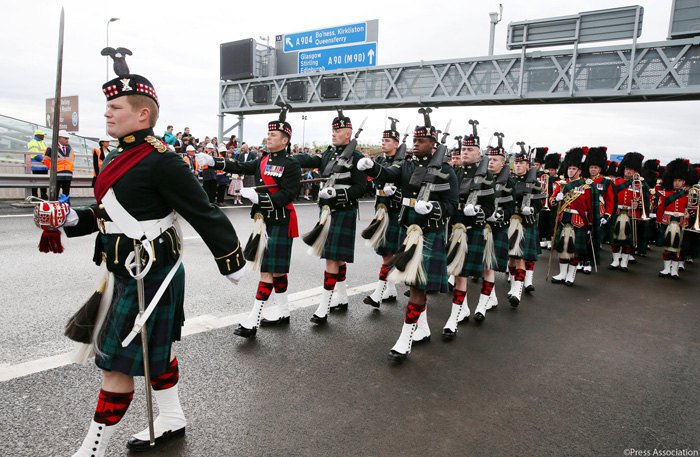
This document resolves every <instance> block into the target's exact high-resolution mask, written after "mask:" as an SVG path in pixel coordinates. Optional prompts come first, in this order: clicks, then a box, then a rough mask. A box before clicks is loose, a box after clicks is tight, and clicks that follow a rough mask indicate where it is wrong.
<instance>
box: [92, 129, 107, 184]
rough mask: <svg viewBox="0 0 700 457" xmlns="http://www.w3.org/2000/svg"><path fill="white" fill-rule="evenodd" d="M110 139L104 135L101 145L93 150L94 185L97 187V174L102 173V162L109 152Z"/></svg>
mask: <svg viewBox="0 0 700 457" xmlns="http://www.w3.org/2000/svg"><path fill="white" fill-rule="evenodd" d="M110 141H111V140H110V139H109V138H108V137H106V136H103V137H102V138H100V141H99V143H98V145H99V147H96V148H95V149H93V150H92V187H95V180H96V179H97V175H99V174H100V169H101V168H102V162H103V161H104V160H105V157H107V154H109V142H110Z"/></svg>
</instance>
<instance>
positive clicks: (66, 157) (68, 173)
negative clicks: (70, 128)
mask: <svg viewBox="0 0 700 457" xmlns="http://www.w3.org/2000/svg"><path fill="white" fill-rule="evenodd" d="M69 141H70V138H69V137H68V132H66V131H65V130H61V131H59V132H58V155H57V159H56V160H58V162H57V163H56V184H57V185H58V188H59V190H60V193H62V194H64V195H66V196H69V197H70V183H71V181H72V180H73V168H74V164H75V153H74V152H73V148H72V147H71V145H70V144H69ZM46 157H48V159H49V160H48V161H47V162H48V165H49V167H50V166H51V159H52V158H53V152H52V151H51V148H46Z"/></svg>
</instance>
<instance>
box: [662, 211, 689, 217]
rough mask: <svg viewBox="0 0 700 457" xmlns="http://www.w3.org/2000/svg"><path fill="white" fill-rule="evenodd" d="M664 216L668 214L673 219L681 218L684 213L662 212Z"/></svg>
mask: <svg viewBox="0 0 700 457" xmlns="http://www.w3.org/2000/svg"><path fill="white" fill-rule="evenodd" d="M666 214H668V215H669V216H673V217H683V216H685V213H679V212H676V211H664V215H666Z"/></svg>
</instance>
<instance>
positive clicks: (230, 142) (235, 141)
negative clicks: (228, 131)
mask: <svg viewBox="0 0 700 457" xmlns="http://www.w3.org/2000/svg"><path fill="white" fill-rule="evenodd" d="M232 147H233V149H238V139H236V135H231V138H230V139H229V140H228V143H226V149H231V148H232Z"/></svg>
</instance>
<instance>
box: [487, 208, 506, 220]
mask: <svg viewBox="0 0 700 457" xmlns="http://www.w3.org/2000/svg"><path fill="white" fill-rule="evenodd" d="M486 220H487V221H489V222H501V221H503V210H502V209H497V210H496V211H494V212H493V214H492V215H490V216H489V217H487V218H486Z"/></svg>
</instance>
